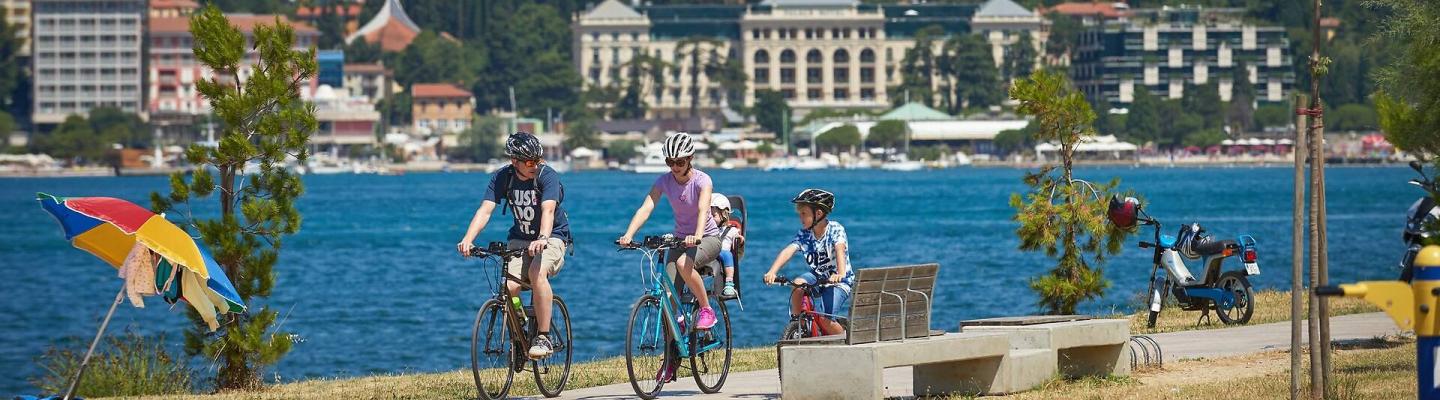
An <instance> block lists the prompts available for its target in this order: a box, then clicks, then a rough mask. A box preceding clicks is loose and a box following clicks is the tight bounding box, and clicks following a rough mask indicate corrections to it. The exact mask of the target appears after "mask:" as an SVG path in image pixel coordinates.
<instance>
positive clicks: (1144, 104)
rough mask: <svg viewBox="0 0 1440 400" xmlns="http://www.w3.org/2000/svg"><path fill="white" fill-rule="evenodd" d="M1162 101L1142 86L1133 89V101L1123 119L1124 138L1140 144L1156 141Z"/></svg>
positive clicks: (1159, 132) (1161, 118)
mask: <svg viewBox="0 0 1440 400" xmlns="http://www.w3.org/2000/svg"><path fill="white" fill-rule="evenodd" d="M1163 103H1164V100H1161V99H1160V98H1159V97H1157V96H1155V95H1153V94H1151V93H1150V89H1148V88H1146V87H1145V86H1144V85H1141V86H1137V87H1136V88H1135V99H1134V100H1132V101H1131V102H1130V112H1129V113H1128V114H1126V118H1125V132H1126V134H1127V135H1126V136H1127V137H1128V138H1129V139H1131V140H1135V141H1138V142H1141V143H1144V142H1154V141H1158V140H1159V138H1160V136H1161V134H1162V133H1163V132H1162V131H1161V121H1162V120H1163V119H1164V118H1165V117H1162V116H1161V114H1160V113H1161V111H1162V110H1161V108H1162V106H1163V105H1164V104H1163Z"/></svg>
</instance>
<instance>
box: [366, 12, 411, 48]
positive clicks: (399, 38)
mask: <svg viewBox="0 0 1440 400" xmlns="http://www.w3.org/2000/svg"><path fill="white" fill-rule="evenodd" d="M416 36H420V32H418V31H415V30H411V29H410V27H407V26H405V24H402V23H399V22H396V21H394V20H391V21H389V22H387V23H385V26H384V27H382V28H380V29H378V30H375V31H373V32H370V33H367V34H365V42H367V43H371V44H374V43H377V42H378V43H380V50H383V51H392V52H401V51H405V48H406V47H409V46H410V42H413V41H415V37H416Z"/></svg>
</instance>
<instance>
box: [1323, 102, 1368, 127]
mask: <svg viewBox="0 0 1440 400" xmlns="http://www.w3.org/2000/svg"><path fill="white" fill-rule="evenodd" d="M1325 118H1326V119H1327V120H1328V121H1327V122H1326V123H1325V125H1326V127H1328V128H1330V129H1333V131H1334V132H1349V131H1365V130H1371V129H1375V128H1378V127H1380V122H1379V119H1378V118H1377V117H1376V116H1375V109H1373V108H1370V106H1368V105H1365V104H1346V105H1343V106H1340V108H1338V109H1336V110H1335V111H1331V112H1329V113H1326V115H1325Z"/></svg>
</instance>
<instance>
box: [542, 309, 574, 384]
mask: <svg viewBox="0 0 1440 400" xmlns="http://www.w3.org/2000/svg"><path fill="white" fill-rule="evenodd" d="M550 303H551V308H550V345H551V348H552V349H554V351H555V352H554V353H551V354H550V356H549V357H545V358H543V359H539V360H535V361H533V362H534V371H535V386H537V387H538V388H539V389H540V394H543V395H545V397H555V396H559V395H560V392H561V391H564V390H565V383H566V382H569V381H570V353H571V352H570V350H571V349H573V348H575V346H574V345H573V342H571V340H572V339H573V337H572V335H571V334H570V310H569V309H567V308H566V307H565V301H563V300H560V296H555V299H554V300H552V301H551V302H550Z"/></svg>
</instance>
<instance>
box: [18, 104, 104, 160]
mask: <svg viewBox="0 0 1440 400" xmlns="http://www.w3.org/2000/svg"><path fill="white" fill-rule="evenodd" d="M109 145H110V144H109V143H105V142H104V141H101V140H100V138H99V136H98V135H96V134H95V128H94V127H91V126H90V122H89V121H86V120H85V117H83V116H80V115H76V114H71V115H70V116H68V117H65V122H62V123H60V125H59V126H56V127H55V129H54V130H52V131H50V133H48V134H44V135H39V136H37V137H36V140H35V142H34V143H32V146H34V147H35V150H36V151H38V152H41V153H46V154H49V155H51V156H53V157H55V158H58V159H61V160H66V162H67V163H68V164H70V165H78V164H85V163H89V162H94V161H96V160H99V159H100V158H101V157H102V156H104V155H105V150H106V148H107V146H109Z"/></svg>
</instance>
